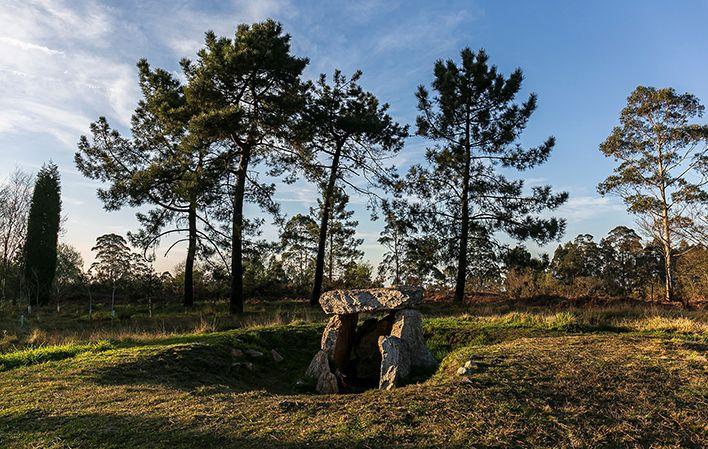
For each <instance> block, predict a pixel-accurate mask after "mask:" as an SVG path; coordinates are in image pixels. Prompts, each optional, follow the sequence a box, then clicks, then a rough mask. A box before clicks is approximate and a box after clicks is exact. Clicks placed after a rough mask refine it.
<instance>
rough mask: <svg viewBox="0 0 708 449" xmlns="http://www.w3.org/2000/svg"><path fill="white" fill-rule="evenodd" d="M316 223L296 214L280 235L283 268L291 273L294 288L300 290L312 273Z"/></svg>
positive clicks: (311, 219) (315, 252)
mask: <svg viewBox="0 0 708 449" xmlns="http://www.w3.org/2000/svg"><path fill="white" fill-rule="evenodd" d="M318 232H319V229H318V227H317V222H316V221H315V220H314V219H313V218H312V217H309V216H307V215H304V214H297V215H294V216H293V217H291V218H290V220H288V221H287V223H285V226H283V230H282V232H281V233H280V247H281V257H282V261H283V266H284V267H285V268H286V269H287V270H288V272H289V273H293V275H292V278H293V280H294V284H295V288H296V289H298V290H300V289H302V288H303V287H305V285H307V283H308V282H310V279H311V275H312V274H313V273H314V262H315V257H316V256H317V241H318V238H317V236H318Z"/></svg>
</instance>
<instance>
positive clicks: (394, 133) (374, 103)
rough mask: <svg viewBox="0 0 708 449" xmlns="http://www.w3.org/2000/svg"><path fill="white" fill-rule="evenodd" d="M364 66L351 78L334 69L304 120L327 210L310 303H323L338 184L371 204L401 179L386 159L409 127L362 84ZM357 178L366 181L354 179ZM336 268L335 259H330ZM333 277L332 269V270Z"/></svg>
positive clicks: (310, 165) (310, 163) (311, 169)
mask: <svg viewBox="0 0 708 449" xmlns="http://www.w3.org/2000/svg"><path fill="white" fill-rule="evenodd" d="M360 77H361V72H356V73H355V74H354V75H353V76H352V77H351V78H346V77H345V76H344V75H342V73H341V72H340V71H338V70H337V71H335V72H334V76H333V77H332V84H328V82H327V78H326V76H325V75H320V79H319V80H318V82H317V83H316V84H315V85H314V87H313V89H312V90H311V96H310V101H309V103H308V108H307V114H306V116H305V120H303V123H304V124H305V125H306V126H305V127H304V132H303V136H304V142H303V143H302V145H301V148H303V149H304V150H305V151H304V153H305V154H306V155H309V159H308V158H307V157H305V160H306V162H305V163H304V165H305V168H306V169H307V174H308V177H309V178H310V179H311V180H313V181H314V182H316V183H317V184H318V185H319V186H320V189H321V190H322V196H323V200H322V202H321V207H322V213H321V214H319V215H320V217H319V218H320V232H319V242H318V249H317V261H316V266H315V280H314V284H313V287H312V295H311V296H310V304H311V305H313V306H315V305H317V304H319V298H320V293H321V291H322V280H323V277H324V271H325V264H326V260H325V247H326V246H327V239H328V238H330V237H331V236H330V233H329V231H328V225H329V222H330V221H331V218H330V216H331V214H332V213H333V209H334V208H335V205H334V202H335V195H336V194H337V193H336V191H337V190H338V189H342V188H345V187H346V188H347V189H351V190H353V191H355V192H357V193H359V194H362V195H364V196H366V197H367V198H368V199H369V200H370V205H371V206H374V203H375V202H376V201H377V200H378V195H377V194H376V192H375V191H376V190H377V189H378V188H379V187H384V186H387V185H390V184H391V183H393V182H395V181H396V176H395V171H394V169H393V167H389V166H387V165H386V164H387V162H388V160H389V159H391V158H392V157H393V156H395V155H396V153H398V152H399V151H400V149H401V148H402V146H403V139H404V138H405V137H406V136H407V135H408V128H407V127H404V126H401V125H399V124H398V123H396V122H395V121H394V120H393V119H392V118H391V116H390V115H389V114H388V112H387V111H388V105H387V104H381V103H380V102H379V100H378V99H377V98H376V97H375V96H374V95H373V94H372V93H370V92H367V91H365V90H364V89H362V87H361V86H360V85H359V84H358V80H359V78H360ZM356 178H359V179H360V180H363V181H364V182H355V180H356ZM330 271H331V264H330ZM330 278H331V275H330Z"/></svg>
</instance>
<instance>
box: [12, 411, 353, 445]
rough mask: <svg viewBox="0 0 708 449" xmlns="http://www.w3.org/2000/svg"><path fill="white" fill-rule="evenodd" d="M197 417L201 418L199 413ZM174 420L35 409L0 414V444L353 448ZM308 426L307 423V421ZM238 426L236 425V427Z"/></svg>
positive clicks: (341, 442) (330, 441) (337, 442)
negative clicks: (21, 412)
mask: <svg viewBox="0 0 708 449" xmlns="http://www.w3.org/2000/svg"><path fill="white" fill-rule="evenodd" d="M195 419H196V420H198V419H199V418H198V417H197V418H195ZM214 424H215V423H213V422H199V421H197V422H190V423H184V424H181V423H176V422H175V421H174V420H171V419H168V418H166V417H146V416H127V415H116V414H101V413H87V414H76V415H47V414H45V413H42V412H39V411H32V412H28V413H25V414H20V415H3V416H0V447H71V448H92V449H93V448H121V449H123V448H155V449H157V448H170V449H175V448H212V447H218V448H239V449H248V448H283V449H291V448H292V449H294V448H305V447H307V448H314V449H324V448H350V447H366V445H361V444H358V443H355V442H351V441H344V440H341V439H326V440H319V441H292V440H286V439H284V438H283V437H279V436H270V435H269V436H268V437H261V436H253V435H248V431H247V430H241V429H239V428H238V427H237V426H238V424H236V426H234V425H233V424H231V423H228V422H223V423H219V424H218V425H216V426H215V425H214ZM303 425H304V424H303ZM234 427H236V428H234Z"/></svg>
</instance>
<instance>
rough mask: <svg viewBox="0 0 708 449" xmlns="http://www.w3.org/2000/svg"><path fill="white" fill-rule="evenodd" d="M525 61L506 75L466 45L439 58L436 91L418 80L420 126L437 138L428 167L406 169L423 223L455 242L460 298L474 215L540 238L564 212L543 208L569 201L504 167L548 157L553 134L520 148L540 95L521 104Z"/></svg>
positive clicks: (480, 221)
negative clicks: (549, 213) (457, 55)
mask: <svg viewBox="0 0 708 449" xmlns="http://www.w3.org/2000/svg"><path fill="white" fill-rule="evenodd" d="M522 80H523V76H522V73H521V70H520V69H516V70H515V71H514V72H512V73H511V75H509V77H505V76H504V75H503V74H501V73H499V72H498V71H497V68H496V66H493V65H492V66H490V65H489V64H488V56H487V54H486V53H485V52H484V50H480V51H479V52H477V53H474V52H473V51H471V50H470V49H469V48H465V49H464V50H462V52H461V61H460V63H459V64H458V63H456V62H455V61H453V60H447V61H442V60H439V61H437V62H436V63H435V67H434V79H433V82H432V86H431V87H432V91H433V94H432V95H431V94H430V93H429V91H428V89H426V88H425V87H424V86H422V85H421V86H420V87H419V88H418V91H417V94H416V97H417V99H418V110H419V111H420V114H419V115H418V117H417V120H416V125H417V134H418V135H419V136H422V137H424V138H427V139H429V140H430V141H432V142H433V143H434V145H433V146H431V147H430V148H428V150H427V151H426V160H427V162H428V166H427V167H423V166H421V165H416V166H414V167H412V168H411V170H410V172H409V175H408V189H409V193H410V194H411V195H413V196H414V197H416V198H417V200H418V201H417V202H415V203H414V207H415V209H416V211H415V212H416V215H417V216H418V217H420V220H421V223H424V229H423V230H424V231H428V232H433V233H437V234H440V235H441V240H442V241H443V243H447V244H451V243H454V246H455V248H456V249H455V251H454V256H455V257H454V259H455V264H456V272H457V274H456V281H455V285H456V286H455V299H456V300H457V301H462V299H463V296H464V290H465V281H466V278H467V274H468V273H467V271H468V252H469V245H470V244H471V243H472V242H471V239H470V234H471V232H470V231H471V228H472V227H471V223H473V222H474V223H476V224H475V226H476V227H477V228H480V229H482V228H483V229H484V232H485V233H486V234H488V235H493V234H494V233H495V232H497V231H503V232H506V233H507V234H509V235H510V236H512V237H514V238H516V239H519V240H524V239H527V238H531V239H533V240H536V241H537V242H540V243H543V242H547V241H549V240H552V239H555V238H557V237H559V236H560V235H561V234H562V232H563V230H564V224H565V222H564V220H561V219H557V218H545V217H541V216H539V213H541V212H543V211H545V210H547V209H555V208H556V207H558V206H560V205H561V204H562V203H563V202H565V201H566V199H567V197H568V195H567V194H566V193H559V194H554V193H553V192H552V191H551V187H550V186H539V187H532V188H531V189H526V188H524V181H523V180H522V179H519V180H510V179H507V177H506V176H505V175H504V174H502V170H501V169H508V168H512V169H517V170H527V169H530V168H532V167H535V166H537V165H539V164H542V163H543V162H545V161H546V160H547V159H548V156H549V155H550V153H551V150H552V149H553V147H554V145H555V140H554V138H553V137H549V138H548V139H547V140H546V141H545V142H544V143H543V144H541V145H540V146H538V147H535V148H528V149H526V148H522V146H521V145H520V144H518V138H519V136H520V134H521V133H522V131H523V130H524V129H525V127H526V124H527V122H528V120H529V118H530V117H531V114H532V113H533V112H534V110H535V109H536V95H535V94H531V95H530V96H529V98H528V99H527V100H526V101H525V102H523V103H522V104H521V105H518V104H516V103H514V99H515V97H516V95H517V94H518V92H519V91H520V89H521V83H522Z"/></svg>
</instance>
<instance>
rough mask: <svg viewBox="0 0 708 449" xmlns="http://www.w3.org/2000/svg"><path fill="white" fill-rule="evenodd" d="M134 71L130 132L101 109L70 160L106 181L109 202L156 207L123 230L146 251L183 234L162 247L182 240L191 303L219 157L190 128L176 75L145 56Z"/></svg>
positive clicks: (208, 242) (103, 195)
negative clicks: (135, 98)
mask: <svg viewBox="0 0 708 449" xmlns="http://www.w3.org/2000/svg"><path fill="white" fill-rule="evenodd" d="M138 73H139V81H140V88H141V91H142V95H143V98H142V99H141V100H140V102H139V103H138V106H137V108H136V109H135V112H134V113H133V116H132V121H131V123H132V126H131V136H130V138H125V137H123V136H121V135H120V133H118V132H117V131H116V130H114V129H112V128H111V127H110V125H109V124H108V121H107V120H106V119H105V118H103V117H101V118H99V119H98V121H96V122H95V123H92V124H91V126H90V129H91V139H89V138H88V137H86V136H82V137H81V140H80V141H79V146H78V152H77V153H76V155H75V157H74V160H75V163H76V166H77V167H78V169H79V171H81V173H83V174H84V175H85V176H87V177H89V178H92V179H97V180H100V181H104V182H108V183H109V186H108V187H107V188H103V187H102V188H100V189H99V190H98V197H99V198H100V199H101V200H102V201H103V203H104V207H105V208H106V209H107V210H118V209H120V208H121V207H123V206H125V205H128V206H154V207H155V208H154V209H152V210H149V211H147V212H138V213H137V214H136V217H137V218H138V221H139V222H140V224H141V229H140V230H139V231H138V232H135V233H129V234H128V237H129V239H130V240H131V242H132V243H133V244H134V245H136V246H137V247H140V248H142V249H143V251H144V252H147V251H148V250H149V249H151V248H153V249H154V248H155V247H156V246H157V245H158V244H159V243H160V242H161V240H162V239H164V238H166V237H167V236H175V235H181V236H184V237H180V238H178V239H177V240H176V241H175V242H174V243H173V244H172V245H171V246H170V247H169V248H168V249H167V251H166V252H165V254H166V255H167V254H168V253H169V251H170V250H171V249H172V248H173V247H174V246H175V245H176V244H178V243H182V242H187V257H186V261H185V265H184V290H183V304H184V305H185V306H191V305H192V304H193V303H194V280H193V271H194V263H195V258H196V255H197V249H198V245H200V244H201V246H202V248H210V249H212V251H218V248H219V247H218V245H217V244H216V243H214V241H213V239H212V238H211V237H210V235H209V234H208V233H206V232H204V230H203V229H204V228H206V229H208V230H211V229H213V225H212V224H211V222H210V221H211V220H210V219H209V217H208V215H207V212H206V210H207V207H208V206H209V205H210V204H211V203H213V202H214V201H215V199H214V193H215V183H216V180H215V176H213V175H212V173H213V172H214V171H216V169H215V168H214V165H215V164H217V165H218V164H220V162H219V161H215V156H214V153H213V152H212V148H211V146H210V142H208V141H203V140H199V138H196V137H194V136H193V135H192V133H190V131H189V123H190V120H192V119H193V118H194V115H195V112H194V110H193V108H192V106H191V105H189V104H188V102H187V99H186V96H185V93H184V86H183V85H182V84H181V83H180V81H179V80H178V79H176V77H175V76H174V75H172V74H171V73H169V72H167V71H165V70H162V69H152V68H151V67H150V65H149V64H148V62H147V61H146V60H144V59H143V60H140V61H139V62H138ZM200 225H201V226H200ZM185 234H186V236H185Z"/></svg>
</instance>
